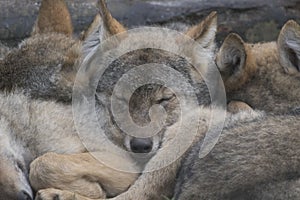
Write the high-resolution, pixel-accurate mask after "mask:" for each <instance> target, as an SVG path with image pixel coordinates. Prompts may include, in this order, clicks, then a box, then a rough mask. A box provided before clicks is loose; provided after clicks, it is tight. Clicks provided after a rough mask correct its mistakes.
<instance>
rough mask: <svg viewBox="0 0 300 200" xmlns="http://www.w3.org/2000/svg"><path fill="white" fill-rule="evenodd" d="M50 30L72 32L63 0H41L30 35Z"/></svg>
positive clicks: (67, 33)
mask: <svg viewBox="0 0 300 200" xmlns="http://www.w3.org/2000/svg"><path fill="white" fill-rule="evenodd" d="M51 32H55V33H62V34H65V35H67V36H72V34H73V25H72V20H71V16H70V13H69V10H68V7H67V5H66V2H65V1H64V0H43V1H42V4H41V7H40V9H39V14H38V18H37V20H36V22H35V25H34V27H33V31H32V35H35V34H42V33H51Z"/></svg>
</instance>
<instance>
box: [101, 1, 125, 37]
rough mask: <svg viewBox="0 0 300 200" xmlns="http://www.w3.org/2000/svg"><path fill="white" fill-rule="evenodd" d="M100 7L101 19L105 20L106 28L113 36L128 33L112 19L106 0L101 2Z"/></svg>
mask: <svg viewBox="0 0 300 200" xmlns="http://www.w3.org/2000/svg"><path fill="white" fill-rule="evenodd" d="M98 6H99V8H100V13H101V17H102V18H103V22H104V26H105V28H106V30H108V31H109V33H110V34H111V35H116V34H118V33H122V32H124V31H126V29H125V28H124V26H123V25H122V24H120V23H119V22H118V21H117V20H116V19H115V18H113V17H112V15H111V13H110V11H109V10H108V9H107V5H106V2H105V0H99V1H98Z"/></svg>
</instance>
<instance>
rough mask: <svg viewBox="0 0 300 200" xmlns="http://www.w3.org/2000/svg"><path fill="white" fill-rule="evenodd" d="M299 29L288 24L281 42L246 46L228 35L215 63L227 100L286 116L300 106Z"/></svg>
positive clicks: (279, 40)
mask: <svg viewBox="0 0 300 200" xmlns="http://www.w3.org/2000/svg"><path fill="white" fill-rule="evenodd" d="M299 49H300V26H299V24H297V23H296V22H295V21H289V22H287V23H286V24H285V25H284V27H283V28H282V30H281V33H280V35H279V38H278V41H277V43H276V42H270V43H258V44H247V43H245V42H244V41H243V40H242V39H241V38H240V37H239V36H238V35H236V34H231V35H229V36H228V37H227V38H226V39H225V41H224V43H223V45H222V47H221V48H220V50H219V52H218V54H217V57H216V62H217V65H218V67H219V69H220V71H221V74H222V77H223V80H224V83H225V88H226V92H227V97H228V101H232V100H240V101H243V102H246V103H248V104H249V105H251V106H252V107H253V108H256V109H261V110H266V111H268V112H275V113H284V112H290V111H293V110H295V109H297V108H298V107H299V106H300V101H299V99H300V70H299V69H300V51H299Z"/></svg>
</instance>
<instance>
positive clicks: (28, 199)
mask: <svg viewBox="0 0 300 200" xmlns="http://www.w3.org/2000/svg"><path fill="white" fill-rule="evenodd" d="M17 200H33V197H32V195H31V194H30V193H28V192H27V191H25V190H22V191H20V192H18V193H17Z"/></svg>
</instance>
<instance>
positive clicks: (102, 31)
mask: <svg viewBox="0 0 300 200" xmlns="http://www.w3.org/2000/svg"><path fill="white" fill-rule="evenodd" d="M98 7H99V14H97V15H96V16H95V18H94V21H93V22H92V24H91V25H90V27H89V28H88V30H87V31H86V32H85V33H84V34H83V36H82V40H83V41H84V43H83V54H84V55H87V53H89V52H90V51H91V49H92V48H94V47H95V46H97V45H98V44H100V43H101V42H102V41H104V40H105V39H107V38H109V37H111V36H113V35H116V34H119V33H122V32H125V31H126V28H125V27H124V26H123V25H122V24H121V23H120V22H118V21H117V20H116V19H115V18H113V17H112V15H111V13H110V12H109V10H108V8H107V5H106V2H105V0H99V1H98Z"/></svg>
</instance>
